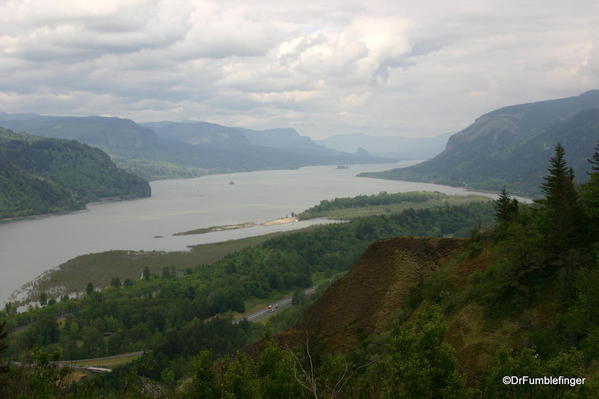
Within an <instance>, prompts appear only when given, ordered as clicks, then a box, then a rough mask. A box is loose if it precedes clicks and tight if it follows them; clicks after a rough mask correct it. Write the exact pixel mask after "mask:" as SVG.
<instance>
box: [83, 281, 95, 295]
mask: <svg viewBox="0 0 599 399" xmlns="http://www.w3.org/2000/svg"><path fill="white" fill-rule="evenodd" d="M85 293H86V294H87V295H91V294H93V293H94V284H93V283H87V286H86V287H85Z"/></svg>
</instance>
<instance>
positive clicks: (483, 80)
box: [0, 0, 599, 138]
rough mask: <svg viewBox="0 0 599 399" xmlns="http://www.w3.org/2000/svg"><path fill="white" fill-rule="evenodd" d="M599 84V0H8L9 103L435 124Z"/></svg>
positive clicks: (430, 128)
mask: <svg viewBox="0 0 599 399" xmlns="http://www.w3.org/2000/svg"><path fill="white" fill-rule="evenodd" d="M594 88H599V1H597V0H569V1H563V0H557V1H554V0H530V1H529V0H516V1H513V0H499V1H487V0H474V1H462V0H451V1H446V0H439V1H427V0H417V1H416V0H410V1H397V0H396V1H376V0H374V1H373V0H370V1H364V0H360V1H352V0H340V1H309V0H300V1H295V0H287V1H281V0H272V1H260V0H253V1H234V0H219V1H210V0H199V1H195V0H168V1H151V0H119V1H117V0H102V1H98V0H90V1H85V0H79V1H77V0H72V1H67V0H52V1H48V0H20V1H19V0H15V1H13V0H0V111H5V112H38V113H44V114H64V115H92V114H96V115H111V116H120V117H125V118H131V119H134V120H136V121H141V122H145V121H157V120H186V119H193V120H204V121H210V122H216V123H221V124H226V125H235V126H245V127H253V128H268V127H295V128H296V129H298V130H299V131H300V132H301V133H302V134H306V135H310V136H312V137H315V138H323V137H326V136H329V135H333V134H341V133H355V132H362V133H370V134H378V135H398V136H412V137H415V136H433V135H437V134H441V133H445V132H454V131H458V130H460V129H462V128H464V127H466V126H467V125H468V124H470V123H471V122H472V121H473V120H474V119H475V118H476V117H477V116H479V115H481V114H483V113H485V112H488V111H491V110H493V109H495V108H498V107H501V106H504V105H510V104H515V103H521V102H529V101H536V100H542V99H549V98H558V97H566V96H571V95H577V94H579V93H581V92H584V91H587V90H590V89H594Z"/></svg>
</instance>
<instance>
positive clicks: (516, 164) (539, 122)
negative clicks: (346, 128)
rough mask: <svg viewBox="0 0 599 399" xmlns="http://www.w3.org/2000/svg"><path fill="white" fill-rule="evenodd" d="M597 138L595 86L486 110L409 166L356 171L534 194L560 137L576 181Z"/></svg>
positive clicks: (598, 97) (597, 96) (582, 174)
mask: <svg viewBox="0 0 599 399" xmlns="http://www.w3.org/2000/svg"><path fill="white" fill-rule="evenodd" d="M598 140H599V90H592V91H588V92H586V93H583V94H581V95H579V96H574V97H568V98H562V99H556V100H548V101H541V102H534V103H528V104H520V105H513V106H509V107H505V108H501V109H498V110H495V111H492V112H489V113H487V114H485V115H483V116H481V117H479V118H478V119H476V121H475V122H474V123H473V124H472V125H470V126H469V127H467V128H466V129H464V130H462V131H460V132H459V133H456V134H454V135H453V136H451V137H450V138H449V141H448V142H447V146H446V148H445V150H444V151H443V152H442V153H440V154H439V155H437V156H436V157H434V158H432V159H430V160H428V161H425V162H422V163H420V164H417V165H415V166H411V167H408V168H401V169H393V170H389V171H385V172H377V173H364V174H362V175H361V176H367V177H378V178H385V179H394V180H410V181H425V182H431V183H438V184H448V185H456V186H464V187H469V188H475V189H486V190H499V189H501V187H502V186H503V185H505V186H506V187H507V188H508V189H509V190H511V191H512V192H515V193H519V194H523V195H538V194H539V190H540V188H539V187H540V185H541V183H542V181H543V176H544V175H545V173H546V167H547V165H548V160H549V158H550V157H551V156H552V155H553V150H554V147H555V145H556V144H557V143H558V142H559V143H561V144H562V145H563V146H564V147H565V149H566V160H567V162H568V165H569V166H570V167H572V168H573V169H574V172H575V174H576V176H577V180H578V181H579V182H584V181H585V180H586V177H587V175H586V172H587V170H588V163H587V161H586V160H587V159H588V158H590V157H591V155H592V153H593V147H594V146H595V145H596V144H597V142H598Z"/></svg>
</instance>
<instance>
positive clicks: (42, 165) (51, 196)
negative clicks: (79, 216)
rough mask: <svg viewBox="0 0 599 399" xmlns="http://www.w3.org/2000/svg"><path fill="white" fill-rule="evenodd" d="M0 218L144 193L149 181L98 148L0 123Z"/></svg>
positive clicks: (148, 189) (76, 206)
mask: <svg viewBox="0 0 599 399" xmlns="http://www.w3.org/2000/svg"><path fill="white" fill-rule="evenodd" d="M0 162H1V164H2V165H1V166H2V167H1V168H0V178H1V179H2V183H3V184H1V185H0V217H13V216H24V215H31V214H39V213H46V212H52V211H56V210H64V209H75V208H81V207H83V206H84V205H85V202H88V201H94V200H98V199H102V198H109V197H119V198H133V197H147V196H149V195H150V186H149V184H148V183H147V182H146V181H144V180H142V179H140V178H138V177H136V176H134V175H131V174H129V173H127V172H125V171H123V170H121V169H118V168H117V167H116V166H115V165H114V163H113V162H112V161H111V160H110V157H108V155H106V154H105V153H103V152H102V151H101V150H99V149H96V148H92V147H89V146H87V145H85V144H81V143H78V142H76V141H73V140H68V141H67V140H58V139H44V138H40V137H35V136H25V135H19V134H15V133H13V132H11V131H8V130H5V129H2V128H0Z"/></svg>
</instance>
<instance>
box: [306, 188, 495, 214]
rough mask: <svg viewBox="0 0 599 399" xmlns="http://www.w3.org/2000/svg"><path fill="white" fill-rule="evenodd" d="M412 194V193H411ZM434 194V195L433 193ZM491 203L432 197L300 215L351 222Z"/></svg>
mask: <svg viewBox="0 0 599 399" xmlns="http://www.w3.org/2000/svg"><path fill="white" fill-rule="evenodd" d="M410 194H411V193H410ZM431 194H432V193H431ZM484 201H490V199H489V198H488V197H483V196H480V195H451V196H450V195H444V194H440V193H439V195H431V196H430V198H429V199H426V200H424V201H422V200H420V201H410V200H406V201H400V202H397V203H390V204H385V205H368V206H351V207H340V208H336V209H327V210H320V209H315V208H316V207H315V208H311V209H309V210H307V211H305V212H302V213H301V214H300V215H299V218H300V219H301V220H306V219H314V218H330V219H338V220H350V219H355V218H359V217H367V216H375V215H386V214H392V213H398V212H401V211H404V210H406V209H409V208H412V209H422V208H432V207H437V206H446V205H447V206H453V205H463V204H467V203H472V202H484ZM312 209H314V210H312Z"/></svg>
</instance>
